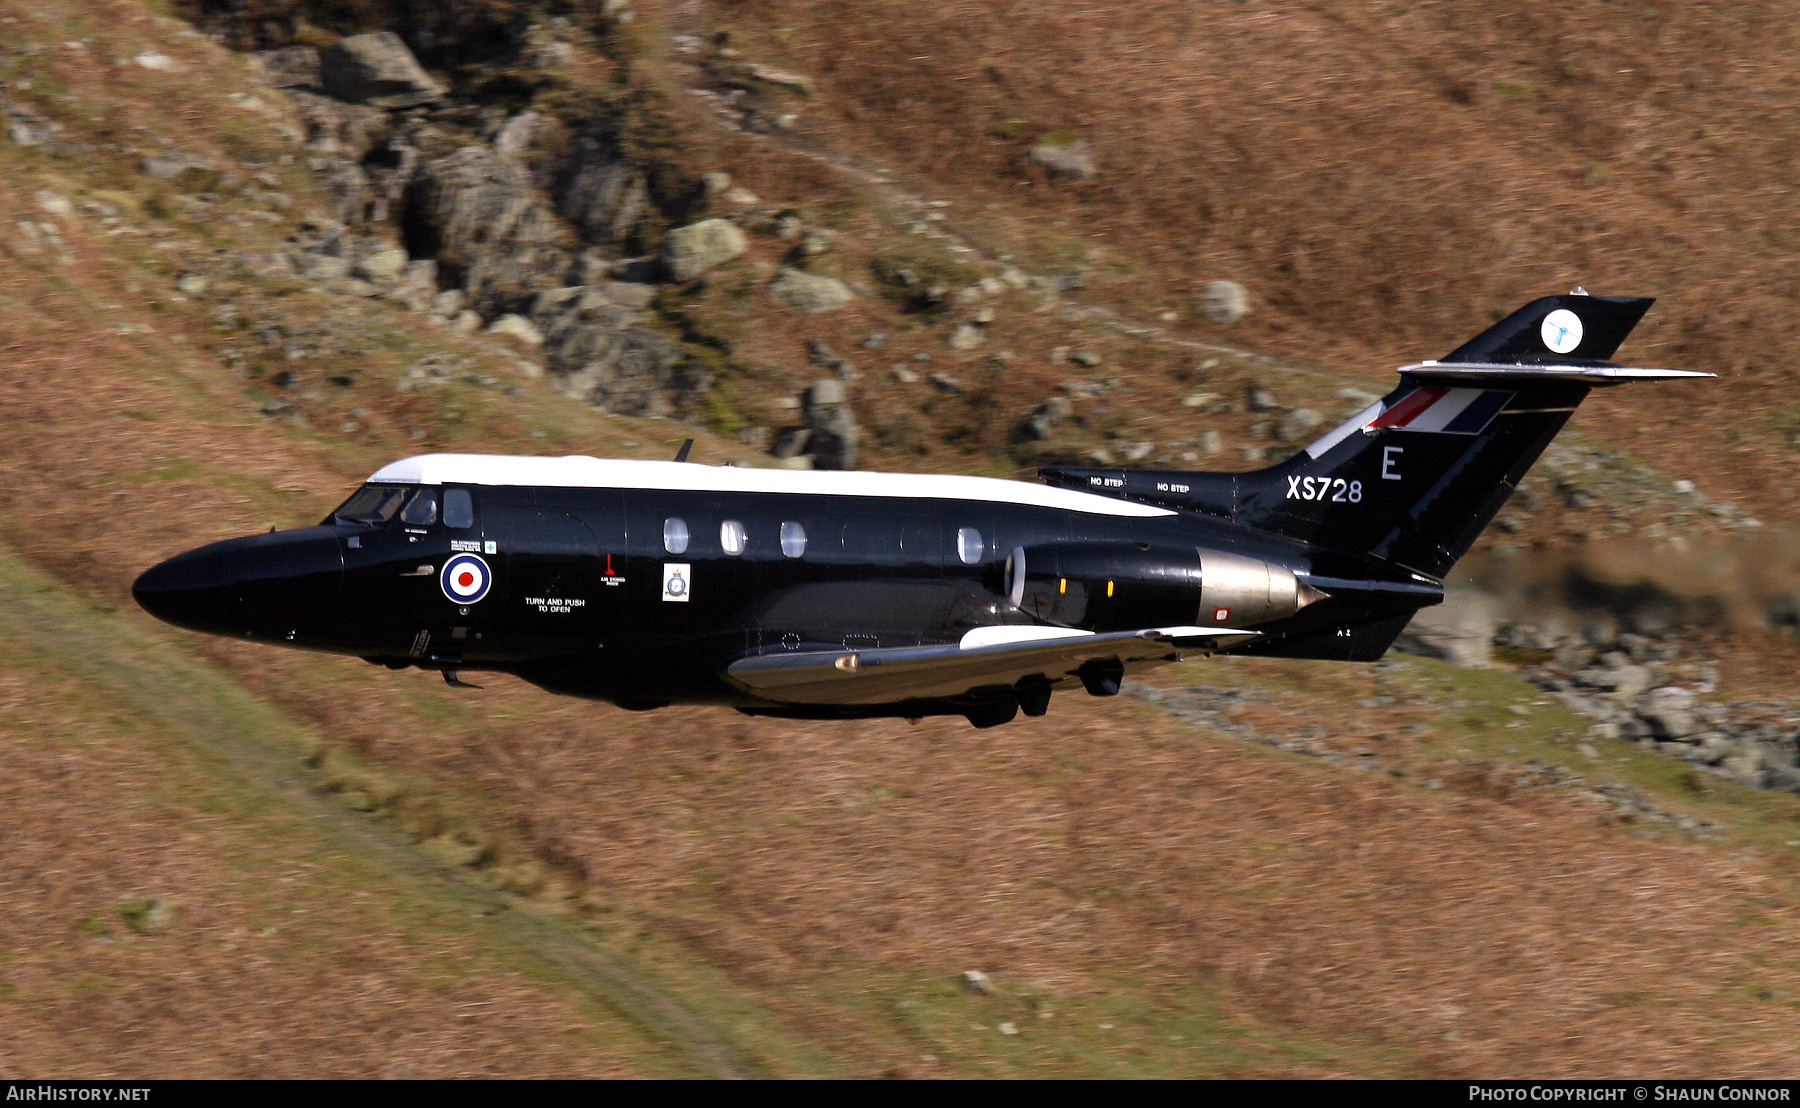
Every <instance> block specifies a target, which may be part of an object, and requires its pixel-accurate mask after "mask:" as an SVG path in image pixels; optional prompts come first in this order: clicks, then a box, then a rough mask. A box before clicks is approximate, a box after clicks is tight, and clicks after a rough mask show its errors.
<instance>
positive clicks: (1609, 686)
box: [1569, 655, 1655, 700]
mask: <svg viewBox="0 0 1800 1108" xmlns="http://www.w3.org/2000/svg"><path fill="white" fill-rule="evenodd" d="M1620 657H1621V659H1622V658H1623V655H1620ZM1569 680H1570V681H1572V682H1574V683H1575V684H1576V685H1578V686H1580V687H1582V688H1586V689H1599V690H1601V691H1603V692H1610V693H1612V694H1613V695H1614V696H1616V697H1618V698H1620V699H1622V700H1623V699H1630V698H1635V697H1637V696H1639V695H1640V694H1642V693H1643V692H1644V691H1645V690H1646V689H1648V688H1649V687H1650V684H1651V682H1652V681H1653V680H1655V675H1654V674H1652V673H1651V672H1650V670H1649V669H1648V668H1647V667H1645V666H1634V665H1630V664H1624V665H1599V666H1591V667H1589V668H1587V669H1584V670H1580V671H1578V672H1576V673H1572V674H1570V675H1569Z"/></svg>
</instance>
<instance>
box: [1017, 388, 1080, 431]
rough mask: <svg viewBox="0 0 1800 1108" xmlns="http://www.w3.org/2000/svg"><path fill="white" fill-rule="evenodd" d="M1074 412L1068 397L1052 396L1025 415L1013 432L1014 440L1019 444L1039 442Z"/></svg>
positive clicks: (1073, 406)
mask: <svg viewBox="0 0 1800 1108" xmlns="http://www.w3.org/2000/svg"><path fill="white" fill-rule="evenodd" d="M1074 412H1075V405H1074V404H1073V403H1072V402H1071V401H1070V400H1069V398H1068V397H1066V396H1052V397H1051V398H1050V399H1048V400H1046V401H1044V402H1043V403H1042V404H1039V405H1038V406H1037V407H1035V408H1033V409H1031V411H1030V412H1029V413H1027V415H1026V416H1025V418H1024V419H1023V420H1021V421H1020V423H1019V426H1018V430H1017V431H1015V432H1014V438H1015V439H1017V440H1018V441H1020V442H1041V441H1043V440H1044V439H1047V438H1049V437H1050V433H1051V432H1052V431H1054V430H1055V429H1056V428H1057V427H1058V426H1060V425H1061V424H1062V422H1063V421H1064V420H1066V419H1068V418H1069V416H1071V415H1073V414H1074Z"/></svg>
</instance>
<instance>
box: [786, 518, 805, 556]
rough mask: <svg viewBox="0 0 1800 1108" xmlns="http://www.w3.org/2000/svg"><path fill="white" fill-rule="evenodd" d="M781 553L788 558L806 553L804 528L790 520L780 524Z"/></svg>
mask: <svg viewBox="0 0 1800 1108" xmlns="http://www.w3.org/2000/svg"><path fill="white" fill-rule="evenodd" d="M781 552H782V553H783V554H786V555H787V556H788V557H790V558H798V557H799V556H800V555H802V554H804V553H806V528H804V527H802V526H800V525H799V524H798V523H794V522H793V521H791V520H790V521H789V522H787V523H784V524H782V525H781Z"/></svg>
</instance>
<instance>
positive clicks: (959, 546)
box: [956, 527, 986, 566]
mask: <svg viewBox="0 0 1800 1108" xmlns="http://www.w3.org/2000/svg"><path fill="white" fill-rule="evenodd" d="M985 549H986V547H985V546H983V545H982V542H981V532H980V531H977V530H975V528H973V527H964V528H963V529H962V530H960V531H958V532H957V533H956V556H957V557H958V558H961V559H962V563H963V565H966V566H972V565H974V564H975V563H976V562H979V561H981V553H982V551H983V550H985Z"/></svg>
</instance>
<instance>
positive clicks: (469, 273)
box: [405, 146, 574, 318]
mask: <svg viewBox="0 0 1800 1108" xmlns="http://www.w3.org/2000/svg"><path fill="white" fill-rule="evenodd" d="M405 220H406V230H407V238H408V241H409V244H411V245H412V246H413V253H414V254H424V255H427V256H434V257H436V258H437V260H438V264H439V270H440V272H441V273H442V274H443V276H444V277H445V278H446V279H447V280H448V281H449V282H450V283H451V284H461V286H462V288H463V290H464V292H465V293H467V295H468V300H469V304H470V306H471V307H472V308H473V309H474V310H475V311H477V312H480V313H481V314H482V316H484V317H488V318H492V317H495V316H499V315H503V314H505V313H506V312H508V311H514V310H517V309H519V308H521V307H523V306H524V305H525V304H527V303H528V302H529V301H530V299H531V297H532V296H533V295H535V294H536V293H537V292H539V291H540V290H542V289H545V288H549V287H553V286H555V285H557V284H559V283H560V278H561V275H562V274H564V273H565V272H567V271H568V268H569V263H570V261H571V259H572V257H573V249H572V248H573V245H574V244H573V242H572V236H571V235H570V234H569V231H568V228H567V227H565V226H564V225H563V224H562V222H561V221H560V220H558V219H557V218H556V213H555V212H553V211H551V210H550V206H549V205H548V204H546V203H545V202H544V201H543V199H542V198H540V197H539V196H538V194H537V192H536V190H535V189H533V188H532V187H531V182H530V180H529V179H528V178H527V177H526V175H525V171H524V170H523V169H522V168H520V166H519V165H518V164H517V163H515V162H513V161H512V160H510V159H507V158H502V157H500V156H499V155H498V154H496V153H494V151H493V150H492V149H491V148H489V147H486V146H468V147H464V148H463V149H461V150H458V151H457V152H455V153H454V154H450V155H447V156H445V157H442V158H435V159H432V160H430V161H427V162H425V163H423V164H422V165H421V166H420V167H419V170H418V172H417V174H416V175H415V177H414V179H413V184H412V187H411V189H410V190H409V192H408V195H407V202H406V216H405Z"/></svg>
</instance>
